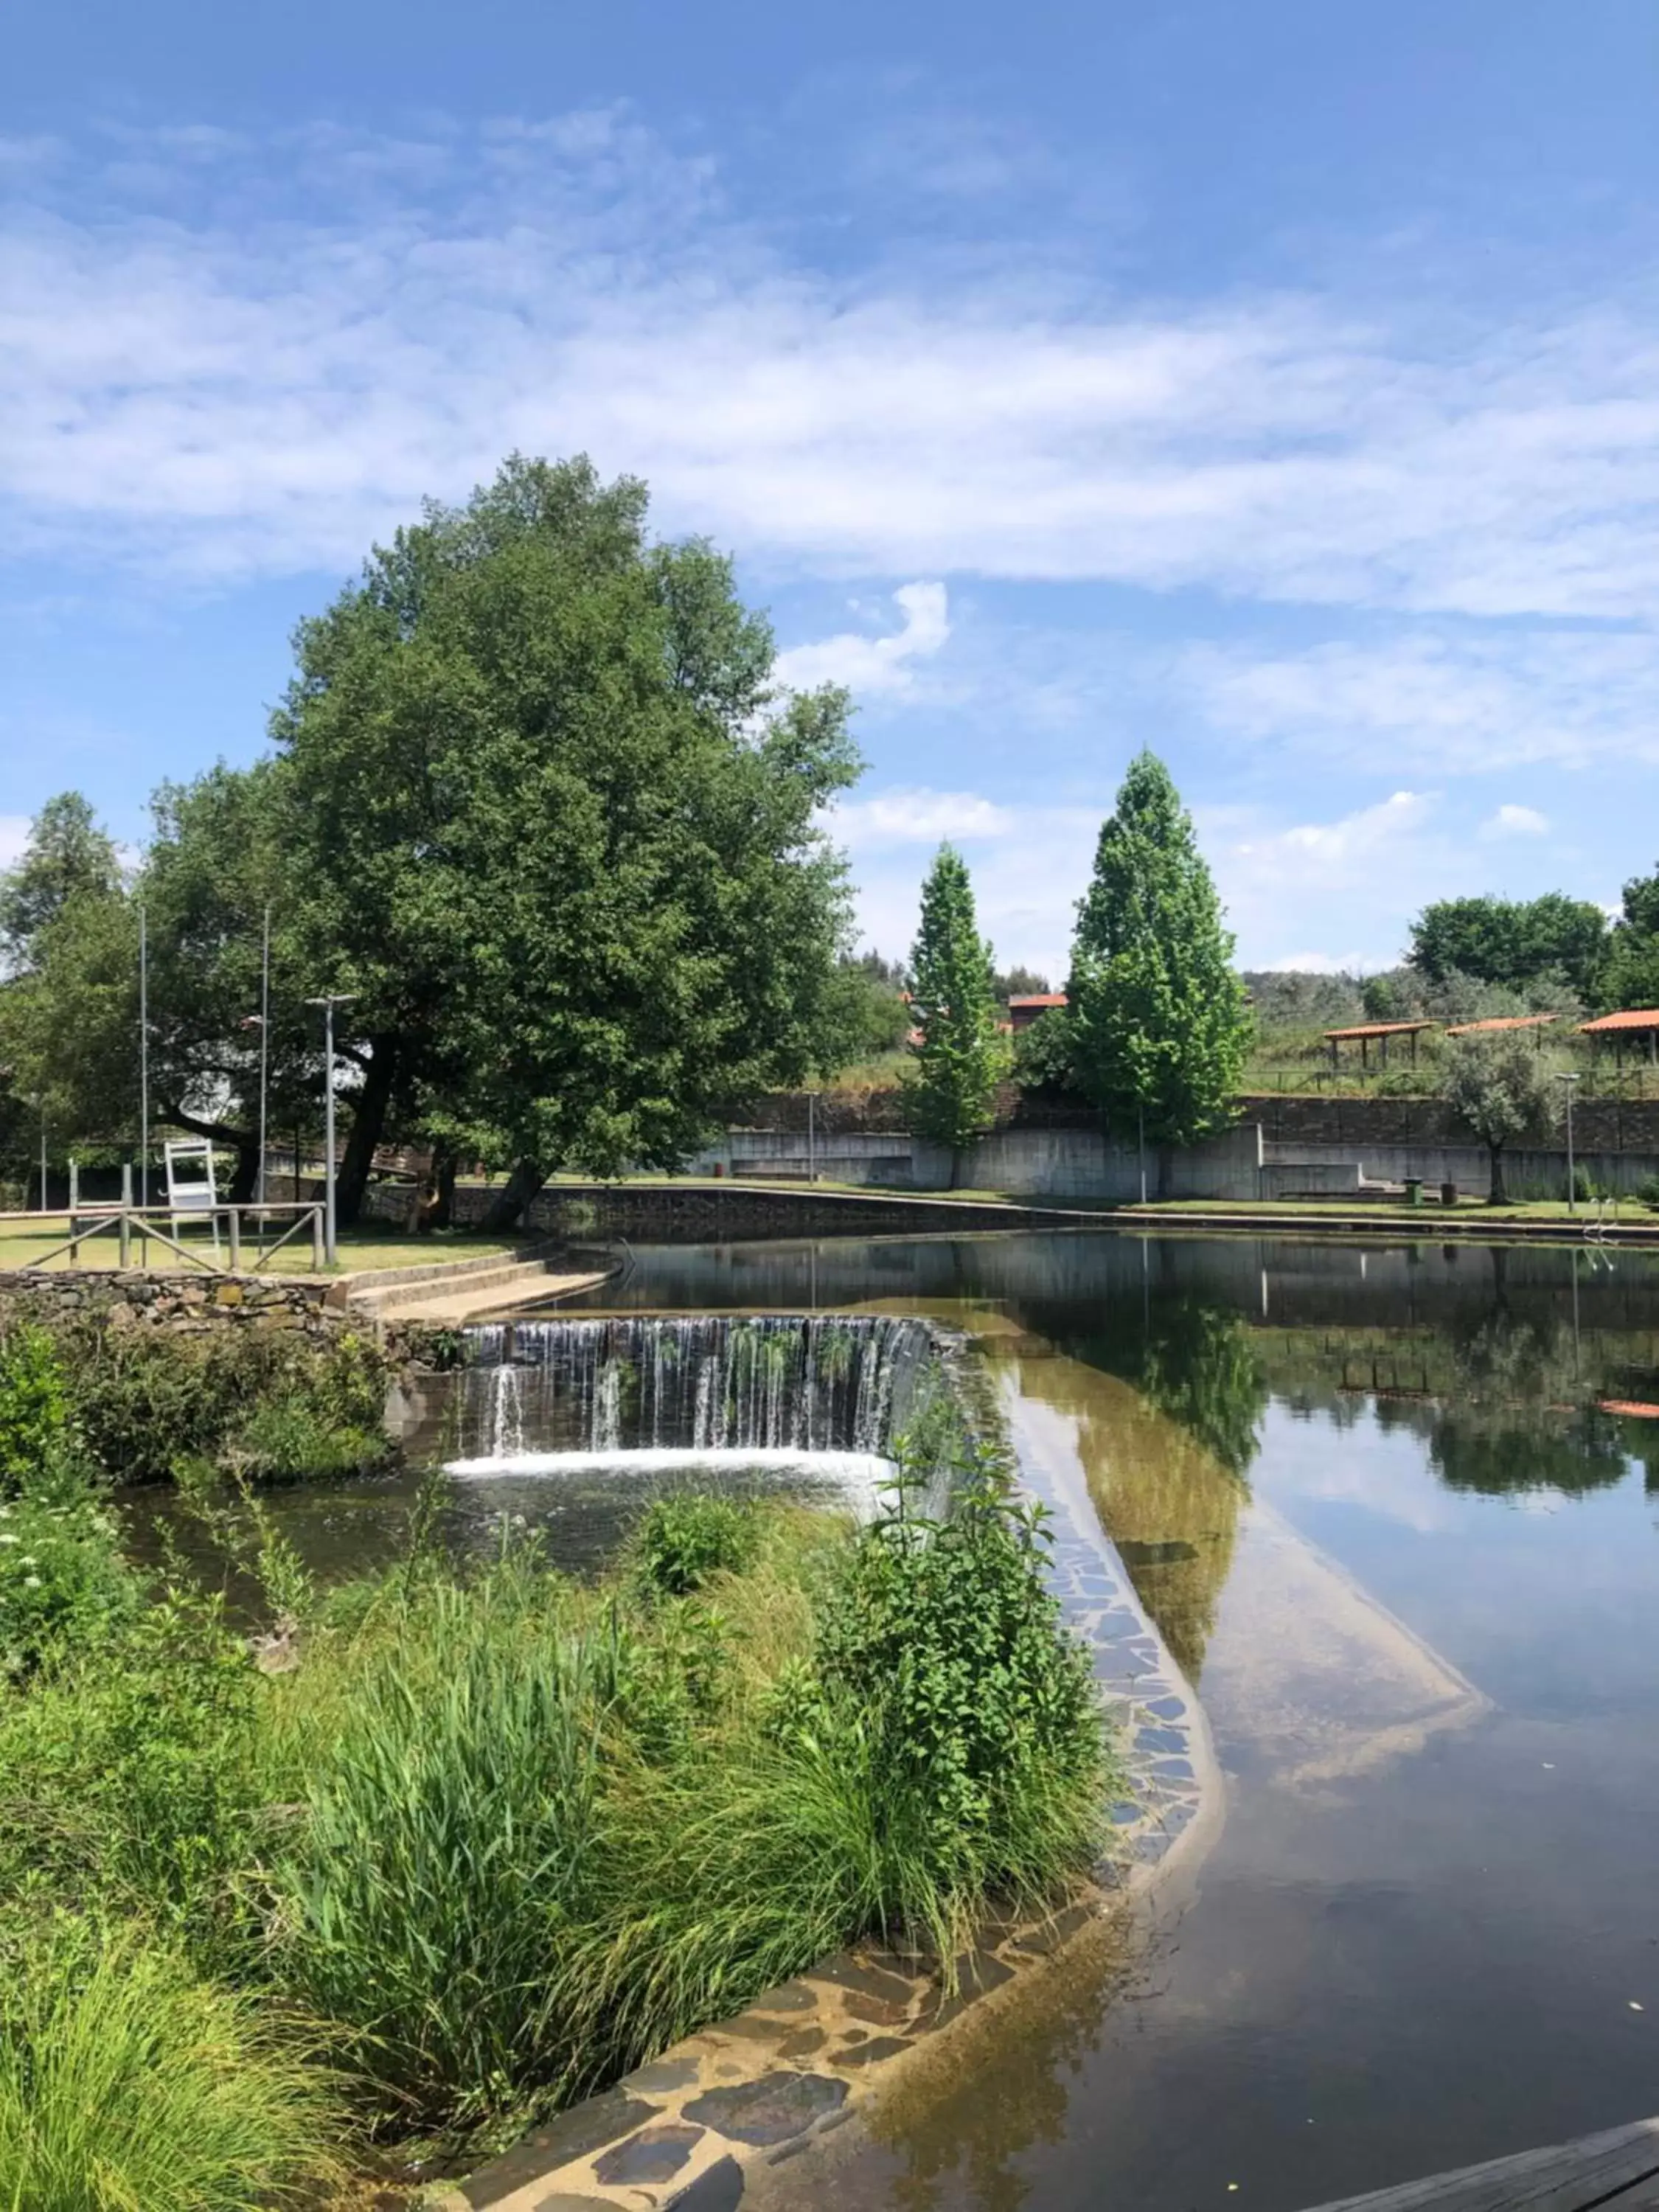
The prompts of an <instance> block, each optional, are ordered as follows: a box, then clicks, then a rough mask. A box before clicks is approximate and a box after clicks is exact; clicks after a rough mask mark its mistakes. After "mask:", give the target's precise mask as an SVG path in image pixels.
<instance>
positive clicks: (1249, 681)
mask: <svg viewBox="0 0 1659 2212" xmlns="http://www.w3.org/2000/svg"><path fill="white" fill-rule="evenodd" d="M1178 681H1179V683H1180V684H1181V685H1182V688H1184V689H1185V690H1187V691H1188V696H1191V697H1192V698H1193V700H1194V703H1195V704H1196V705H1197V706H1198V707H1199V708H1200V711H1201V712H1202V713H1203V714H1204V715H1205V717H1206V720H1208V721H1209V722H1210V723H1211V725H1212V726H1213V727H1215V728H1216V729H1217V730H1218V731H1220V732H1225V733H1227V734H1230V735H1232V736H1235V737H1243V738H1250V739H1253V740H1257V741H1262V742H1268V743H1275V744H1288V745H1291V746H1300V747H1304V748H1306V749H1309V750H1315V751H1316V752H1317V753H1318V755H1319V757H1320V758H1321V759H1322V760H1324V761H1327V762H1330V761H1340V762H1341V763H1344V764H1345V765H1346V766H1349V767H1354V768H1361V769H1375V768H1376V767H1377V766H1378V765H1379V764H1380V763H1385V762H1386V763H1389V764H1391V765H1392V766H1394V767H1395V768H1401V769H1407V770H1411V771H1423V770H1426V771H1427V772H1428V773H1430V774H1432V775H1481V774H1485V773H1486V772H1488V771H1490V770H1492V769H1504V768H1514V767H1519V766H1522V765H1525V764H1528V763H1553V764H1554V765H1558V766H1561V767H1583V766H1586V765H1588V764H1589V763H1593V762H1595V761H1597V760H1608V759H1621V760H1638V761H1645V762H1650V763H1659V716H1656V714H1655V702H1656V699H1659V637H1656V636H1655V635H1652V634H1651V633H1650V632H1647V631H1634V630H1632V631H1622V632H1609V631H1605V630H1594V629H1562V628H1559V627H1545V628H1542V629H1531V630H1526V631H1517V630H1516V629H1510V628H1508V627H1505V628H1504V629H1498V630H1495V631H1492V632H1485V631H1480V630H1474V629H1468V628H1459V629H1449V628H1444V627H1439V626H1433V627H1430V628H1429V629H1425V630H1416V631H1396V632H1394V633H1392V634H1390V635H1385V636H1380V637H1368V638H1361V639H1345V640H1340V641H1335V642H1333V643H1328V644H1324V645H1320V646H1316V647H1312V648H1310V650H1308V651H1306V652H1304V653H1263V652H1262V651H1261V648H1260V647H1250V646H1248V645H1246V646H1235V647H1228V648H1225V649H1218V648H1216V647H1207V646H1206V647H1194V648H1193V649H1192V650H1191V651H1190V652H1188V653H1187V654H1186V655H1185V657H1184V661H1183V663H1182V667H1181V669H1180V671H1179V676H1178Z"/></svg>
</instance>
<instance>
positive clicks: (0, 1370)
mask: <svg viewBox="0 0 1659 2212" xmlns="http://www.w3.org/2000/svg"><path fill="white" fill-rule="evenodd" d="M72 1440H73V1425H72V1421H71V1417H70V1395H69V1387H68V1384H67V1383H66V1382H65V1379H64V1370H63V1366H62V1364H61V1363H60V1361H59V1359H58V1348H57V1346H56V1345H55V1344H54V1342H53V1340H52V1337H51V1336H50V1335H48V1334H47V1333H46V1330H45V1329H43V1328H36V1327H34V1326H33V1324H32V1323H28V1322H25V1323H24V1324H22V1326H21V1327H19V1328H13V1329H11V1330H10V1331H9V1333H8V1334H6V1335H5V1336H4V1337H3V1338H0V1498H4V1497H8V1496H10V1495H12V1494H13V1493H15V1492H16V1490H17V1489H18V1487H19V1486H20V1485H21V1483H23V1482H24V1481H26V1480H27V1478H28V1477H29V1476H30V1475H31V1474H35V1473H37V1472H38V1471H39V1470H40V1468H43V1467H44V1466H45V1465H46V1462H48V1461H49V1460H52V1459H54V1458H58V1457H60V1456H61V1455H63V1454H64V1451H65V1450H67V1449H69V1448H70V1444H71V1443H72Z"/></svg>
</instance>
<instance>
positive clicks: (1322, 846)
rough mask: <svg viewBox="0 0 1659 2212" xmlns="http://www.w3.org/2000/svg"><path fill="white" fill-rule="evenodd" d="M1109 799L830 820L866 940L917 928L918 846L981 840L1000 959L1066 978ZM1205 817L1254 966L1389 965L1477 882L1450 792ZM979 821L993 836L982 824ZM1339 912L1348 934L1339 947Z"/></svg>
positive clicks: (855, 814)
mask: <svg viewBox="0 0 1659 2212" xmlns="http://www.w3.org/2000/svg"><path fill="white" fill-rule="evenodd" d="M1110 805H1111V799H1110V797H1109V795H1106V796H1103V798H1102V799H1101V801H1100V803H1099V804H1098V805H1074V806H1053V805H1023V804H1021V805H1001V804H997V803H994V802H993V801H992V800H990V799H986V798H983V797H981V796H980V795H978V794H976V793H966V792H950V793H941V792H927V791H917V792H904V793H884V794H880V795H878V797H877V798H876V799H872V800H866V801H860V802H857V803H855V804H854V805H850V806H845V807H842V808H841V809H839V810H838V811H837V813H836V817H835V818H834V820H833V822H832V823H831V825H830V826H831V828H832V829H833V830H834V831H835V834H836V836H837V837H838V839H839V840H840V841H841V842H843V843H844V844H845V845H846V846H847V848H848V851H849V853H850V854H851V857H852V860H853V869H854V878H855V880H856V881H857V884H858V886H859V913H860V925H861V927H862V928H863V930H864V933H865V935H866V939H868V941H869V942H870V943H872V945H876V946H877V947H878V949H879V950H881V951H885V952H889V953H894V952H901V951H903V950H904V949H905V948H906V947H907V946H908V945H909V943H910V941H911V939H912V938H913V937H914V936H915V926H916V904H917V894H918V892H919V890H920V887H921V875H922V872H923V869H924V868H925V866H926V855H925V853H924V852H922V851H921V850H920V849H918V848H921V847H923V846H925V845H926V844H927V843H930V842H937V840H938V839H939V837H941V836H960V837H963V838H971V837H973V836H975V835H983V836H985V838H986V841H987V842H985V843H984V844H983V846H982V847H981V848H978V849H975V851H973V852H972V853H971V854H970V866H971V870H972V874H973V883H974V896H975V906H976V909H977V913H978V916H979V923H980V927H981V930H982V931H983V932H984V933H985V934H986V935H987V937H989V938H990V939H991V941H992V943H993V945H994V946H995V948H996V951H997V954H998V957H999V958H1000V959H1002V960H1004V961H1012V960H1019V961H1023V962H1024V963H1028V964H1030V966H1033V967H1035V968H1037V969H1041V970H1042V972H1043V973H1044V974H1046V975H1048V976H1050V977H1051V978H1053V979H1054V980H1055V981H1059V980H1060V979H1061V978H1063V977H1064V975H1065V973H1066V966H1067V964H1068V960H1069V954H1070V947H1071V939H1072V928H1073V921H1074V920H1075V918H1076V907H1077V901H1078V900H1079V897H1080V896H1082V894H1083V892H1084V891H1085V890H1086V889H1087V886H1088V882H1089V874H1090V870H1091V866H1093V861H1094V853H1095V845H1096V842H1097V837H1098V836H1099V831H1100V824H1101V822H1102V820H1103V817H1104V816H1105V815H1106V813H1107V812H1108V811H1109V808H1110ZM889 810H890V811H889ZM1195 819H1196V822H1197V827H1198V830H1199V836H1200V845H1201V847H1202V849H1203V851H1204V854H1205V856H1206V859H1207V860H1208V861H1209V863H1210V866H1211V867H1212V870H1213V872H1214V874H1215V878H1216V884H1217V887H1218V890H1219V891H1220V893H1221V896H1222V899H1223V902H1224V903H1225V906H1226V908H1227V909H1228V918H1229V921H1230V924H1231V927H1232V928H1233V929H1234V931H1235V932H1236V933H1237V939H1238V958H1239V962H1240V964H1241V965H1242V966H1244V967H1247V968H1290V967H1295V968H1304V969H1316V970H1321V971H1326V972H1328V971H1332V970H1335V969H1346V970H1349V971H1352V970H1355V969H1361V970H1365V969H1376V968H1383V967H1387V966H1389V965H1390V964H1391V963H1393V962H1394V960H1395V958H1397V957H1398V951H1399V945H1400V941H1401V938H1402V937H1403V935H1404V929H1405V922H1406V920H1407V917H1408V916H1409V915H1411V914H1412V913H1413V912H1415V911H1416V909H1417V908H1418V907H1419V906H1420V905H1421V904H1422V903H1423V902H1424V901H1425V900H1426V899H1428V898H1431V897H1437V896H1440V895H1441V894H1442V893H1443V891H1446V890H1452V889H1459V888H1464V887H1466V885H1465V878H1466V877H1467V872H1468V856H1467V851H1466V849H1465V848H1464V846H1463V844H1462V841H1461V840H1460V839H1459V838H1457V837H1456V836H1454V835H1452V834H1451V833H1450V832H1449V831H1448V830H1447V829H1444V828H1443V826H1442V824H1441V822H1440V818H1439V803H1438V801H1437V800H1436V799H1434V798H1433V797H1431V796H1430V795H1427V794H1425V793H1419V792H1411V791H1400V792H1396V793H1394V794H1393V795H1392V796H1391V797H1389V798H1387V799H1383V800H1381V801H1380V802H1379V803H1378V804H1376V805H1373V806H1368V807H1363V808H1359V809H1357V810H1355V811H1352V813H1349V814H1346V815H1343V816H1340V817H1336V818H1335V819H1334V820H1331V821H1327V822H1299V823H1298V822H1291V823H1283V822H1282V821H1280V822H1274V821H1272V820H1269V819H1266V818H1263V817H1260V816H1258V815H1257V814H1256V813H1255V812H1254V811H1250V810H1244V809H1239V808H1210V809H1202V808H1200V809H1199V810H1198V811H1197V813H1196V817H1195ZM976 823H984V824H985V825H986V826H985V828H984V829H983V830H982V831H981V830H977V829H975V827H974V826H973V825H975V824H976ZM1339 917H1340V920H1339V919H1338V918H1339ZM1333 921H1338V926H1340V928H1341V929H1342V931H1343V933H1344V934H1343V936H1342V938H1341V939H1340V940H1338V944H1337V945H1331V944H1330V943H1329V939H1328V932H1329V930H1330V927H1331V924H1332V922H1333ZM1322 939H1323V940H1324V942H1322Z"/></svg>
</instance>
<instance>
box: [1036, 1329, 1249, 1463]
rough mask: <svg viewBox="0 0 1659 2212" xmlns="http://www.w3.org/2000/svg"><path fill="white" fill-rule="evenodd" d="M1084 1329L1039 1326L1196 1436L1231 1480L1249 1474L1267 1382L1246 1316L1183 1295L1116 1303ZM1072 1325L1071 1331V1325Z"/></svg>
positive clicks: (1052, 1337) (1064, 1348)
mask: <svg viewBox="0 0 1659 2212" xmlns="http://www.w3.org/2000/svg"><path fill="white" fill-rule="evenodd" d="M1091 1319H1092V1325H1091V1327H1090V1328H1088V1329H1086V1330H1084V1331H1079V1330H1078V1328H1076V1327H1075V1320H1074V1313H1068V1314H1066V1315H1065V1316H1055V1317H1054V1326H1053V1327H1052V1328H1048V1327H1045V1326H1044V1322H1043V1321H1042V1320H1038V1321H1036V1322H1035V1324H1034V1325H1035V1326H1036V1327H1038V1328H1042V1330H1043V1334H1045V1335H1048V1336H1049V1337H1050V1338H1051V1339H1052V1340H1053V1341H1054V1343H1055V1344H1057V1345H1058V1346H1060V1348H1061V1349H1062V1350H1064V1351H1066V1352H1069V1353H1070V1354H1071V1355H1072V1357H1073V1358H1074V1359H1081V1360H1083V1361H1085V1362H1086V1363H1087V1364H1088V1365H1089V1366H1091V1367H1098V1368H1100V1369H1102V1370H1103V1371H1104V1372H1105V1373H1106V1374H1108V1375H1115V1376H1120V1377H1121V1380H1122V1381H1124V1382H1125V1383H1129V1384H1130V1385H1131V1386H1132V1387H1133V1389H1136V1390H1139V1393H1140V1395H1142V1397H1143V1398H1145V1399H1146V1401H1147V1402H1148V1403H1149V1404H1150V1405H1152V1406H1155V1407H1157V1408H1158V1412H1159V1413H1164V1414H1167V1415H1168V1417H1169V1418H1170V1420H1172V1421H1178V1422H1179V1423H1180V1425H1182V1428H1184V1429H1186V1430H1187V1431H1188V1432H1189V1434H1191V1435H1192V1436H1193V1437H1196V1438H1197V1440H1198V1442H1199V1443H1201V1444H1202V1445H1203V1447H1204V1449H1206V1451H1207V1452H1208V1453H1209V1454H1210V1455H1211V1456H1212V1458H1213V1459H1215V1460H1217V1461H1218V1462H1219V1463H1220V1465H1221V1466H1223V1467H1224V1468H1226V1469H1227V1471H1228V1472H1229V1474H1235V1475H1244V1474H1248V1473H1249V1468H1250V1466H1251V1464H1252V1462H1254V1460H1255V1455H1256V1450H1257V1448H1258V1444H1259V1442H1260V1434H1259V1432H1260V1429H1261V1417H1262V1415H1263V1413H1266V1411H1267V1396H1268V1390H1267V1374H1266V1371H1265V1370H1264V1369H1263V1366H1262V1364H1261V1358H1260V1357H1259V1356H1258V1354H1257V1352H1256V1348H1255V1345H1254V1344H1253V1343H1252V1341H1251V1337H1250V1331H1249V1328H1248V1327H1247V1325H1246V1323H1245V1322H1244V1319H1243V1316H1242V1315H1240V1314H1237V1313H1235V1312H1231V1311H1229V1310H1227V1309H1226V1308H1225V1307H1222V1306H1216V1305H1211V1304H1207V1303H1206V1301H1205V1300H1203V1299H1201V1298H1197V1297H1188V1296H1185V1295H1182V1296H1178V1297H1170V1296H1169V1295H1167V1294H1161V1295H1154V1296H1152V1297H1149V1298H1147V1299H1146V1300H1144V1301H1143V1300H1141V1299H1138V1298H1133V1297H1130V1298H1113V1299H1111V1300H1109V1301H1107V1302H1106V1303H1104V1304H1103V1305H1102V1306H1101V1307H1100V1308H1098V1309H1097V1315H1096V1316H1093V1317H1091ZM1067 1322H1072V1323H1073V1325H1072V1326H1069V1327H1068V1326H1067V1325H1066V1324H1067Z"/></svg>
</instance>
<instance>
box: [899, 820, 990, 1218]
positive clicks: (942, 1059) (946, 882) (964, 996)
mask: <svg viewBox="0 0 1659 2212" xmlns="http://www.w3.org/2000/svg"><path fill="white" fill-rule="evenodd" d="M993 974H994V969H993V968H992V963H991V948H990V946H989V945H987V944H986V942H985V941H984V939H982V938H981V935H980V933H979V926H978V922H977V920H976V918H975V913H974V887H973V884H972V883H971V882H970V881H969V875H968V867H967V863H966V862H965V861H964V860H963V857H962V855H961V854H960V853H958V852H957V850H956V848H954V846H951V845H941V846H940V847H939V853H938V854H937V856H936V858H935V859H934V861H933V866H932V867H931V868H930V869H929V870H928V872H927V880H926V881H925V882H924V883H923V884H922V887H921V924H920V926H919V927H918V929H917V932H916V942H915V950H914V951H912V953H911V955H910V1015H911V1019H912V1020H913V1022H914V1023H915V1028H916V1032H917V1041H916V1043H915V1047H914V1051H915V1062H916V1066H915V1078H914V1079H913V1082H912V1085H911V1087H910V1097H909V1107H910V1119H911V1126H912V1127H914V1128H915V1132H916V1133H917V1135H918V1136H921V1137H926V1138H927V1139H930V1140H931V1141H932V1142H933V1143H934V1144H936V1145H946V1146H949V1147H950V1150H951V1182H952V1183H954V1182H956V1180H957V1173H958V1170H959V1168H960V1164H961V1154H962V1150H963V1146H966V1145H970V1144H971V1143H972V1142H973V1140H974V1139H975V1137H977V1136H979V1135H981V1133H983V1132H984V1131H985V1130H987V1129H988V1128H989V1127H990V1126H991V1124H992V1122H993V1121H994V1119H995V1094H996V1086H997V1085H998V1083H999V1082H1000V1080H1001V1079H1002V1077H1003V1076H1004V1075H1005V1074H1006V1073H1007V1071H1008V1067H1009V1064H1010V1054H1009V1052H1008V1048H1007V1047H1006V1044H1005V1043H1004V1042H1003V1039H1002V1036H1001V1035H1000V1032H999V1030H998V1028H997V1007H996V1000H995V999H994V996H993V995H992V977H993Z"/></svg>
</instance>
